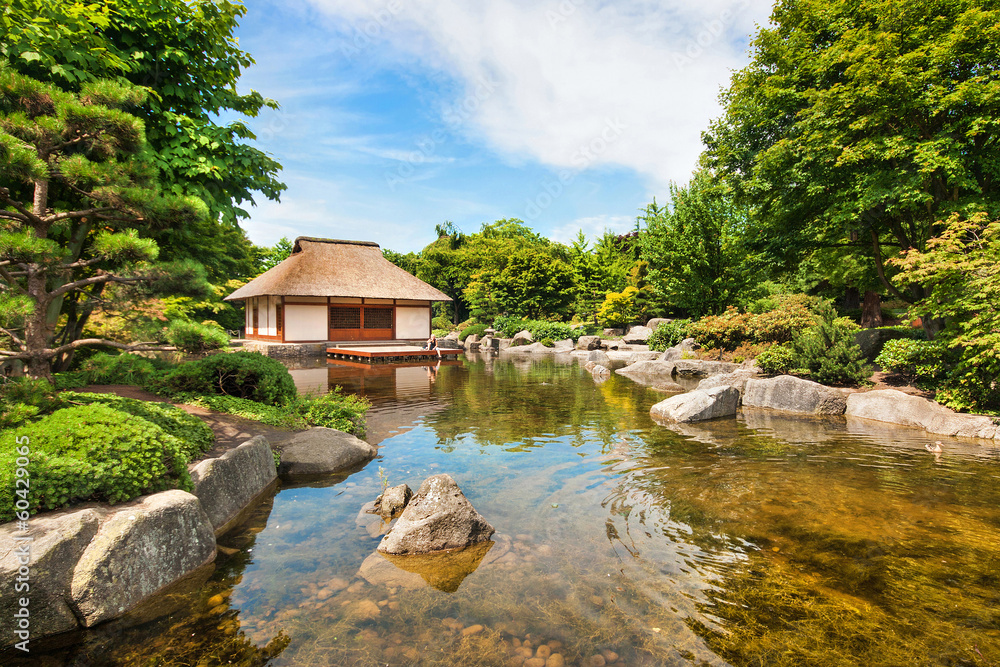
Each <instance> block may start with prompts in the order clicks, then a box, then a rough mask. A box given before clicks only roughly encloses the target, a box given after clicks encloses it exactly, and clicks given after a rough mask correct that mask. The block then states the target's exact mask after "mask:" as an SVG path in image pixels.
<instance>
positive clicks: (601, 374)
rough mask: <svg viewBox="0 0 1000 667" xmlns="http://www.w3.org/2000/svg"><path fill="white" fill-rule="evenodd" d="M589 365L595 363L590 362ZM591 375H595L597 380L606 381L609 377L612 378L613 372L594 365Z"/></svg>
mask: <svg viewBox="0 0 1000 667" xmlns="http://www.w3.org/2000/svg"><path fill="white" fill-rule="evenodd" d="M588 363H593V362H588ZM590 374H591V375H593V376H594V378H595V379H596V378H603V379H605V380H606V379H608V378H609V377H611V371H610V370H609V369H607V368H605V367H604V366H602V365H600V364H594V365H593V367H592V368H591V369H590Z"/></svg>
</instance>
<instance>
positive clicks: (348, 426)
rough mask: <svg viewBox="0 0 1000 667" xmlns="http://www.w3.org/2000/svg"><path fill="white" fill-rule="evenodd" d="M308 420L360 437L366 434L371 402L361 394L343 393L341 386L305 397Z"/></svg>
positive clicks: (304, 403)
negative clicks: (328, 391)
mask: <svg viewBox="0 0 1000 667" xmlns="http://www.w3.org/2000/svg"><path fill="white" fill-rule="evenodd" d="M303 405H304V407H305V410H304V413H305V418H306V421H308V422H309V423H310V424H311V425H313V426H325V427H327V428H335V429H337V430H338V431H344V432H346V433H350V434H351V435H354V436H357V437H359V438H362V437H364V435H365V413H367V412H368V408H370V407H371V402H369V401H368V399H366V398H362V397H361V396H355V395H354V394H343V393H341V388H340V387H335V388H334V390H333V391H331V392H330V393H328V394H324V395H322V396H318V397H315V398H309V399H304V401H303Z"/></svg>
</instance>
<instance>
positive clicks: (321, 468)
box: [278, 427, 378, 477]
mask: <svg viewBox="0 0 1000 667" xmlns="http://www.w3.org/2000/svg"><path fill="white" fill-rule="evenodd" d="M377 454H378V448H377V447H374V446H373V445H369V444H368V443H367V442H365V441H364V440H358V439H357V438H355V437H354V436H353V435H351V434H350V433H344V432H343V431H337V430H336V429H332V428H323V427H315V428H311V429H309V430H308V431H303V432H301V433H296V434H295V435H293V436H292V437H290V438H289V439H288V440H286V441H285V443H284V445H283V446H282V448H281V464H280V465H279V467H278V474H279V475H281V476H282V477H295V476H299V475H328V474H331V473H336V472H341V471H343V470H350V469H352V468H355V467H358V466H361V465H362V464H364V463H367V462H368V461H370V460H371V459H373V458H375V456H376V455H377Z"/></svg>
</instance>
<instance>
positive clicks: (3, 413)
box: [0, 378, 66, 429]
mask: <svg viewBox="0 0 1000 667" xmlns="http://www.w3.org/2000/svg"><path fill="white" fill-rule="evenodd" d="M63 407H66V404H65V402H64V401H63V400H62V398H61V397H60V396H59V395H58V394H57V393H56V391H55V388H54V387H53V386H52V385H51V384H50V383H49V382H48V381H47V380H32V379H30V378H0V429H8V428H13V427H15V426H19V425H20V424H23V423H24V422H26V421H29V420H31V419H33V418H34V417H37V416H39V415H45V414H49V413H51V412H54V411H55V410H58V409H59V408H63Z"/></svg>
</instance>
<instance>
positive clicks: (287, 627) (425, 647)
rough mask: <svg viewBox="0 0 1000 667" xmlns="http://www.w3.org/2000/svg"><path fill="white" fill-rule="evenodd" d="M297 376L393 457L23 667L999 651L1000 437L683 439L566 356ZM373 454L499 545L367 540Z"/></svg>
mask: <svg viewBox="0 0 1000 667" xmlns="http://www.w3.org/2000/svg"><path fill="white" fill-rule="evenodd" d="M294 372H295V373H296V374H297V375H298V379H299V381H300V386H312V385H314V384H315V385H318V386H320V387H322V388H326V387H328V386H329V385H330V384H341V385H343V386H344V387H345V389H347V390H348V391H357V392H360V393H365V394H366V395H368V396H369V398H371V400H372V401H373V402H374V404H375V407H374V408H373V410H372V412H371V415H370V420H369V424H370V426H369V428H370V434H369V438H370V440H372V441H373V442H378V443H379V444H380V446H381V448H382V449H381V455H380V458H379V459H378V460H376V461H373V462H372V463H371V464H369V465H368V466H367V467H366V468H365V469H364V470H363V471H361V472H358V473H355V474H353V475H351V476H349V477H347V478H346V479H338V480H327V481H325V482H323V483H317V484H314V485H311V486H299V487H289V486H285V487H283V488H282V489H280V491H279V492H278V493H277V494H276V495H275V497H274V498H273V499H272V500H271V501H269V502H267V503H265V504H264V505H262V506H261V507H260V508H259V509H258V510H257V512H256V513H255V514H254V516H253V517H251V518H250V519H249V520H248V522H247V523H246V524H245V525H243V526H242V527H241V528H240V529H238V530H237V531H235V532H233V533H230V534H229V535H227V536H225V537H223V538H222V539H221V540H220V544H222V545H223V547H225V549H226V551H227V553H228V554H229V555H228V556H223V557H220V559H219V561H218V562H217V563H216V566H215V569H214V571H210V572H206V573H205V574H204V575H203V576H202V578H201V579H200V580H196V581H195V582H194V583H193V584H189V586H188V588H189V589H193V590H190V591H188V592H184V591H183V590H178V591H175V592H172V593H171V594H169V595H165V596H163V597H162V599H161V600H159V601H158V602H157V605H154V607H156V606H158V609H159V613H160V614H161V615H160V617H159V618H155V619H153V620H149V618H150V617H151V616H155V614H145V615H141V616H134V617H133V618H132V619H126V621H125V622H119V623H113V624H109V625H107V626H104V627H101V628H97V629H95V630H92V631H90V632H88V633H86V634H83V635H81V636H77V637H74V638H72V641H73V643H71V644H70V645H69V646H64V647H62V648H53V649H52V650H51V651H49V652H48V653H47V654H45V655H41V654H37V653H35V654H33V655H32V658H31V661H30V664H33V665H48V664H51V665H150V666H152V665H177V666H181V665H184V666H188V665H190V666H208V665H275V666H278V665H305V666H312V665H373V666H374V665H528V666H529V667H542V666H543V665H547V666H548V667H555V666H559V665H595V666H596V665H688V664H695V665H727V664H728V665H845V666H846V665H887V666H888V665H893V666H897V665H983V666H986V665H993V666H995V665H998V664H1000V455H998V451H997V448H996V447H995V446H989V447H986V446H980V445H977V444H975V443H971V442H960V441H958V440H954V441H946V442H945V452H944V454H942V455H941V456H938V457H935V456H934V455H933V454H929V453H928V452H926V451H925V450H924V444H927V443H930V442H932V441H933V440H934V439H937V438H932V437H930V436H927V435H926V434H924V433H922V432H920V431H913V430H907V429H893V428H888V427H885V426H882V425H879V424H875V423H871V422H869V423H859V422H848V421H845V420H844V419H842V418H839V419H797V418H789V417H781V416H779V415H775V414H769V413H763V412H756V413H746V414H745V415H744V416H742V417H741V418H740V419H739V420H735V421H734V420H724V421H717V422H712V423H708V424H702V425H692V426H687V427H684V428H681V429H677V430H671V429H667V428H663V427H660V426H657V425H655V424H653V423H652V422H651V421H650V419H649V416H648V411H649V407H650V405H652V404H653V403H654V402H656V401H658V400H660V399H662V398H663V396H662V395H661V394H657V393H656V392H654V391H652V390H649V389H646V388H643V387H640V386H638V385H635V384H634V383H632V382H631V381H629V380H625V379H623V378H620V377H617V376H616V377H613V378H612V379H611V380H609V381H607V382H605V383H603V384H595V383H594V381H593V380H592V379H591V377H590V376H589V374H586V373H585V372H583V370H582V369H581V368H579V366H578V365H576V364H575V363H572V362H568V361H567V362H561V361H554V360H545V361H534V362H516V363H513V362H503V361H495V362H492V361H483V360H479V359H469V360H465V361H464V362H461V363H458V364H453V365H442V366H440V367H420V366H410V367H391V366H385V367H381V368H373V369H368V370H363V369H355V368H346V367H331V368H325V367H321V368H318V369H303V370H298V371H294ZM380 468H381V470H382V474H383V477H385V478H387V479H388V482H389V483H390V484H393V485H395V484H400V483H403V482H406V483H408V484H409V485H410V486H411V487H413V488H414V489H416V488H417V487H418V486H419V485H420V482H421V481H422V480H423V479H425V478H426V477H428V476H429V475H432V474H436V473H440V472H448V473H449V474H451V475H452V476H453V477H454V478H455V479H456V480H457V481H458V483H459V485H460V486H461V487H462V489H463V490H464V492H465V494H466V495H467V496H468V498H469V499H470V500H471V502H472V503H473V505H474V506H475V507H476V508H477V509H478V510H479V511H480V512H481V513H482V514H483V515H484V516H486V518H487V519H488V520H489V521H490V522H491V523H492V524H493V525H494V526H495V527H496V529H497V535H496V536H495V538H494V541H493V543H492V544H491V545H487V546H488V548H485V547H484V548H482V549H480V550H479V551H477V552H472V553H466V554H464V555H459V556H457V557H455V558H453V559H451V560H450V561H449V562H447V563H442V562H432V563H429V564H428V563H417V564H413V563H409V564H406V563H404V564H403V565H404V568H406V569H399V568H397V567H396V566H394V565H392V564H391V563H388V562H387V561H384V560H383V559H381V557H379V556H373V553H374V551H375V547H376V545H377V544H378V541H379V539H380V536H379V532H380V530H383V529H384V527H382V526H380V525H379V524H378V522H377V521H373V520H372V517H370V516H369V515H365V514H359V510H360V508H361V506H362V505H363V504H364V503H366V502H368V501H370V500H372V499H373V498H374V497H375V496H376V495H377V494H378V493H379V490H380V484H381V482H380V476H379V470H380ZM408 570H410V571H408ZM206 578H207V579H206ZM168 610H170V613H168V614H166V615H162V614H163V612H165V611H168ZM5 664H6V662H5ZM12 664H17V663H16V662H12Z"/></svg>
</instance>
